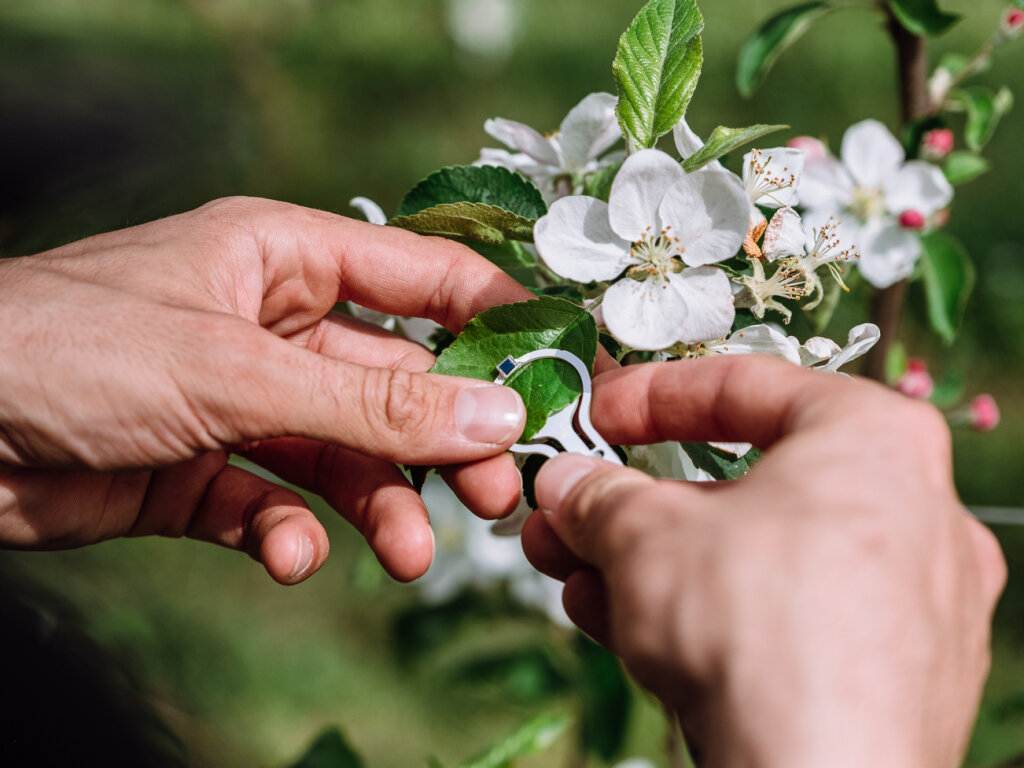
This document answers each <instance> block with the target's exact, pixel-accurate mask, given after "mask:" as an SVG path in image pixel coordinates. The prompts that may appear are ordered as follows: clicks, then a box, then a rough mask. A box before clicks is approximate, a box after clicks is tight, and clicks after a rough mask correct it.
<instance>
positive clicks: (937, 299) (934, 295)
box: [921, 232, 974, 344]
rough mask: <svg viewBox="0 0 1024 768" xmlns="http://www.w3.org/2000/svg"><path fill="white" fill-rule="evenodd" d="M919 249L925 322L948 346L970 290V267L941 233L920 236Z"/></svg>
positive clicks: (961, 252) (955, 245) (960, 251)
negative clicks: (926, 317)
mask: <svg viewBox="0 0 1024 768" xmlns="http://www.w3.org/2000/svg"><path fill="white" fill-rule="evenodd" d="M921 247H922V255H921V269H922V274H923V276H924V289H925V296H926V298H927V301H928V320H929V321H930V322H931V326H932V328H933V329H934V330H935V332H936V333H937V334H938V335H939V336H940V337H941V338H942V340H943V341H945V342H946V343H947V344H952V343H953V341H954V340H955V339H956V334H957V330H958V329H959V327H960V322H961V320H962V318H963V314H964V310H965V308H966V307H967V300H968V298H970V295H971V290H972V289H973V288H974V265H973V264H972V263H971V259H970V256H968V254H967V251H966V250H965V249H964V247H963V245H961V244H960V242H959V241H957V240H954V239H953V238H952V237H950V236H949V235H946V234H943V233H941V232H934V233H932V234H930V235H925V236H923V237H922V238H921Z"/></svg>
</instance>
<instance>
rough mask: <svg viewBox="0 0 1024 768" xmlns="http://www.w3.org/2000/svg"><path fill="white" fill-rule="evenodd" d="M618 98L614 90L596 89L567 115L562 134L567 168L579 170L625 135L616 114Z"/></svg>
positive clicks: (560, 137)
mask: <svg viewBox="0 0 1024 768" xmlns="http://www.w3.org/2000/svg"><path fill="white" fill-rule="evenodd" d="M617 102H618V99H617V98H616V97H615V96H612V94H610V93H592V94H590V95H589V96H587V97H586V98H584V99H583V101H581V102H580V103H579V104H577V105H576V106H575V107H573V108H572V111H571V112H569V114H568V115H566V117H565V120H563V121H562V128H561V135H560V136H559V145H560V146H561V148H562V160H563V163H564V167H565V170H567V171H569V172H571V173H579V172H580V171H582V170H583V168H584V166H586V164H587V163H589V162H590V161H591V160H593V159H594V158H595V157H597V156H598V155H600V154H601V153H602V152H604V151H605V150H606V149H608V147H610V146H611V145H612V144H614V143H615V142H616V141H618V140H619V139H620V138H622V131H621V130H620V129H619V121H618V119H617V118H616V116H615V104H616V103H617Z"/></svg>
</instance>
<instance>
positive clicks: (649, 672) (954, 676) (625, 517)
mask: <svg viewBox="0 0 1024 768" xmlns="http://www.w3.org/2000/svg"><path fill="white" fill-rule="evenodd" d="M593 411H594V420H595V424H596V426H597V428H598V429H599V430H600V431H601V432H602V433H603V434H604V436H605V437H606V438H608V440H610V441H611V442H612V443H621V444H639V443H657V442H661V441H665V440H680V439H682V440H688V441H704V440H714V441H750V442H753V443H754V444H755V445H758V446H761V447H763V448H764V449H766V451H767V452H766V455H765V456H764V457H763V458H762V459H761V461H759V462H758V463H757V464H756V465H755V467H754V468H753V470H752V471H751V472H750V473H749V474H748V475H747V476H746V477H744V478H743V479H741V480H738V481H735V482H731V483H709V484H696V483H682V482H676V481H671V480H655V479H653V478H650V477H648V476H647V475H644V474H642V473H640V472H637V471H635V470H631V469H622V468H615V467H612V466H611V465H608V464H606V463H604V462H600V461H596V460H591V459H588V458H584V457H580V456H568V455H567V456H561V457H558V458H556V459H553V460H552V461H550V462H548V463H547V464H546V465H545V466H544V468H543V469H542V470H541V472H540V473H539V475H538V477H537V481H536V491H537V499H538V503H539V505H540V506H541V507H542V509H545V510H547V512H546V513H543V514H541V513H535V514H534V516H533V517H531V518H530V520H529V521H528V524H527V527H526V529H525V530H524V532H523V543H524V547H525V548H526V551H527V554H528V556H529V557H530V558H531V560H532V561H533V562H534V564H535V565H536V566H537V567H538V568H540V569H541V570H543V571H545V572H547V573H549V574H550V575H553V576H555V577H556V578H561V579H563V580H565V581H566V586H565V592H564V602H565V607H566V609H567V611H568V613H569V615H570V616H571V617H572V618H573V620H574V621H576V622H577V623H578V624H579V625H580V626H581V627H582V628H584V629H585V630H586V631H587V632H589V633H590V634H591V635H593V636H594V637H595V638H597V639H598V640H599V641H601V642H603V643H605V644H606V645H607V646H608V647H609V648H610V649H612V650H613V651H615V652H616V653H618V654H620V655H621V656H622V658H623V660H624V661H625V663H626V666H627V667H628V668H629V669H630V670H631V672H632V673H633V674H634V675H635V676H636V678H637V679H638V680H639V681H640V682H641V683H642V684H644V685H645V686H647V687H648V688H650V690H651V691H653V692H654V693H655V694H657V695H658V696H659V697H660V698H661V699H662V700H663V701H664V702H665V703H666V705H667V706H669V707H671V708H672V709H673V710H675V711H676V712H677V713H678V715H679V718H680V721H681V722H682V724H683V726H684V730H685V731H686V732H687V734H688V736H689V737H690V739H691V740H692V743H693V744H694V746H695V747H696V749H697V751H698V752H699V753H701V754H702V755H703V758H702V761H701V762H700V764H701V765H702V766H729V767H730V768H736V767H737V766H752V767H753V766H756V767H757V768H763V767H765V766H786V767H787V768H802V767H803V766H807V767H808V768H810V767H811V766H814V767H820V766H830V767H831V768H842V767H844V766H864V765H874V766H899V767H900V768H914V767H917V766H920V767H921V768H926V767H927V768H944V767H951V766H954V765H957V764H958V761H959V760H960V758H961V757H962V755H963V752H964V749H965V747H966V744H967V740H968V737H969V732H970V728H971V725H972V723H973V720H974V716H975V712H976V708H977V704H978V701H979V697H980V693H981V688H982V684H983V681H984V679H985V676H986V674H987V670H988V662H989V650H988V644H989V625H990V620H991V614H992V611H993V608H994V605H995V602H996V600H997V598H998V595H999V593H1000V592H1001V590H1002V587H1003V584H1004V581H1005V578H1006V572H1005V564H1004V561H1003V558H1002V555H1001V553H1000V551H999V548H998V545H997V544H996V542H995V539H994V537H993V536H992V535H991V534H990V533H989V532H988V531H987V530H986V529H985V528H984V527H982V526H981V525H980V524H978V523H977V522H976V521H975V520H974V519H973V518H971V517H970V516H969V515H968V514H967V512H966V511H965V510H964V508H963V507H962V506H961V504H960V502H959V501H958V500H957V496H956V493H955V491H954V488H953V483H952V476H951V457H950V439H949V433H948V430H947V428H946V426H945V423H944V421H943V420H942V417H941V416H940V415H939V414H938V412H937V411H935V410H934V409H932V408H931V407H929V406H926V405H923V404H920V403H917V402H913V401H910V400H907V399H906V398H903V397H901V396H899V395H896V394H894V393H892V392H890V391H888V390H886V389H884V388H882V387H880V386H877V385H874V384H871V383H868V382H863V381H857V380H853V379H848V378H845V377H839V376H833V375H829V374H822V373H818V372H809V371H805V370H802V369H800V368H797V367H796V366H793V365H790V364H789V363H784V362H779V361H774V360H770V359H759V358H731V359H718V360H711V361H681V362H676V363H665V364H656V365H648V366H636V367H632V368H628V369H624V370H622V371H616V372H613V373H609V374H605V375H603V376H601V377H598V379H597V380H596V383H595V401H594V408H593Z"/></svg>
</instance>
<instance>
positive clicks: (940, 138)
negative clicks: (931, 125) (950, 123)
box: [921, 128, 954, 160]
mask: <svg viewBox="0 0 1024 768" xmlns="http://www.w3.org/2000/svg"><path fill="white" fill-rule="evenodd" d="M953 144H954V137H953V132H952V131H951V130H949V128H935V129H933V130H931V131H928V133H926V134H925V135H924V140H923V141H922V143H921V150H922V152H923V153H924V156H925V157H926V158H928V159H929V160H944V159H945V158H947V157H949V153H950V152H952V151H953Z"/></svg>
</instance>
